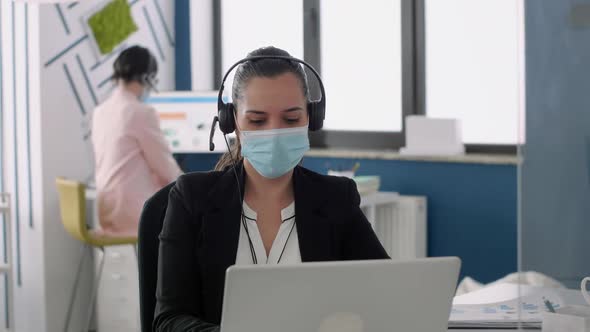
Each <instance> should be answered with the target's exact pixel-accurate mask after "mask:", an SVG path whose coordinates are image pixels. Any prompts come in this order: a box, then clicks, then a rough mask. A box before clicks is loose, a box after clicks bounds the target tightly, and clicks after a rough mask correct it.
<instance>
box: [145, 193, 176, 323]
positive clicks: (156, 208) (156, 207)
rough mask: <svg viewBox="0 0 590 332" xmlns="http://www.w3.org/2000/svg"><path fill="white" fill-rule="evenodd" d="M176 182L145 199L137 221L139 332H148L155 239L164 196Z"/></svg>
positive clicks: (155, 264) (153, 294)
mask: <svg viewBox="0 0 590 332" xmlns="http://www.w3.org/2000/svg"><path fill="white" fill-rule="evenodd" d="M175 183H176V182H172V183H171V184H169V185H167V186H166V187H164V188H162V189H160V191H158V192H157V193H155V194H154V195H153V196H152V197H151V198H150V199H148V200H147V201H146V202H145V204H144V206H143V210H142V212H141V217H140V218H139V238H138V257H137V259H138V263H139V310H140V318H141V331H142V332H151V331H152V322H153V321H154V310H155V308H156V283H157V280H158V248H159V246H160V240H159V239H158V236H159V235H160V231H161V230H162V224H163V222H164V216H165V215H166V207H167V206H168V193H169V192H170V189H172V187H173V186H174V184H175Z"/></svg>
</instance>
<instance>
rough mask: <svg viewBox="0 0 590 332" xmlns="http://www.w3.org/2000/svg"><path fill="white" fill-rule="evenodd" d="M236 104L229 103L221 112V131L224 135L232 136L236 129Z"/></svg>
mask: <svg viewBox="0 0 590 332" xmlns="http://www.w3.org/2000/svg"><path fill="white" fill-rule="evenodd" d="M234 112H235V108H234V104H233V103H227V104H224V105H223V108H222V109H220V110H219V129H221V132H222V133H224V134H231V133H233V132H234V130H235V129H236V122H235V117H234Z"/></svg>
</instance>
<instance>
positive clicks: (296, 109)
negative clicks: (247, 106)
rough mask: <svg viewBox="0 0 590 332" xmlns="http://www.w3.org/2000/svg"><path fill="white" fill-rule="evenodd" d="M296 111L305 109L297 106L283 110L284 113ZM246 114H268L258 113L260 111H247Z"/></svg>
mask: <svg viewBox="0 0 590 332" xmlns="http://www.w3.org/2000/svg"><path fill="white" fill-rule="evenodd" d="M296 111H303V108H301V107H299V106H295V107H291V108H287V109H286V110H283V112H284V113H287V112H296ZM244 113H254V114H266V112H264V111H258V110H246V112H244Z"/></svg>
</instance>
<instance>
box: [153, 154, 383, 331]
mask: <svg viewBox="0 0 590 332" xmlns="http://www.w3.org/2000/svg"><path fill="white" fill-rule="evenodd" d="M237 169H238V177H239V180H240V182H241V188H242V193H243V191H244V190H243V188H244V175H243V174H244V171H243V167H242V164H239V165H238V166H237ZM293 186H294V194H295V216H296V217H295V218H296V219H295V220H296V221H295V222H296V229H297V236H298V238H299V248H300V251H301V259H302V261H303V262H314V261H337V260H362V259H385V258H389V257H388V256H387V253H386V252H385V250H384V249H383V247H382V245H381V243H380V242H379V240H378V239H377V237H376V235H375V233H374V232H373V229H372V228H371V225H370V224H369V222H368V221H367V219H366V218H365V216H364V215H363V213H362V211H361V210H360V208H359V203H360V196H359V193H358V191H357V189H356V185H355V183H354V181H352V180H350V179H347V178H343V177H334V176H326V175H320V174H317V173H314V172H312V171H310V170H307V169H305V168H303V167H300V166H297V167H296V168H295V170H294V172H293ZM241 205H242V198H241V197H239V194H238V188H237V185H236V176H235V174H234V172H233V171H232V169H231V168H228V169H226V170H225V171H223V172H208V173H190V174H185V175H182V176H181V177H179V178H178V180H177V181H176V185H175V186H174V187H173V188H172V190H171V191H170V196H169V200H168V209H167V212H166V217H165V219H164V226H163V228H162V232H161V234H160V250H159V258H158V286H157V291H156V298H157V304H156V312H155V318H154V329H155V331H161V332H163V331H217V330H218V325H219V323H220V321H221V308H222V301H223V292H224V283H225V271H226V270H227V268H228V267H230V266H231V265H234V264H235V261H236V253H237V250H238V238H239V234H240V226H241V223H240V214H241Z"/></svg>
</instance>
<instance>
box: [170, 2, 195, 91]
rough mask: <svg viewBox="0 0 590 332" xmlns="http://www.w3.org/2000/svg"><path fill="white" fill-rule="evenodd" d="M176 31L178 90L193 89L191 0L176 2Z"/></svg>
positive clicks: (175, 73) (175, 59)
mask: <svg viewBox="0 0 590 332" xmlns="http://www.w3.org/2000/svg"><path fill="white" fill-rule="evenodd" d="M174 33H175V36H176V37H175V38H176V52H175V57H174V61H175V62H174V67H175V70H174V75H175V78H176V90H191V88H192V81H191V36H190V34H191V27H190V3H189V0H176V1H175V2H174Z"/></svg>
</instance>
